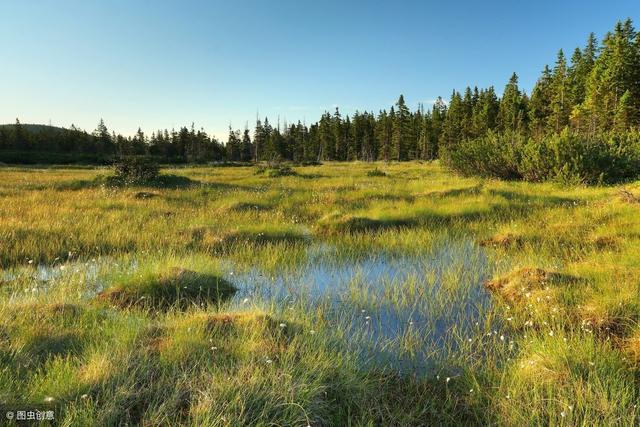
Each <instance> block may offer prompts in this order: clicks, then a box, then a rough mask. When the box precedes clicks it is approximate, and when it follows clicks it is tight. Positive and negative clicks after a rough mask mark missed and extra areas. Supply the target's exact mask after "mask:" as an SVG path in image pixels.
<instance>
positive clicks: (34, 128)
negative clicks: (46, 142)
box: [0, 123, 66, 133]
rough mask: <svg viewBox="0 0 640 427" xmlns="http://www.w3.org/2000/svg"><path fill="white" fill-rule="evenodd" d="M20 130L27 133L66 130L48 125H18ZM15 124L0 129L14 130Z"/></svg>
mask: <svg viewBox="0 0 640 427" xmlns="http://www.w3.org/2000/svg"><path fill="white" fill-rule="evenodd" d="M20 125H21V126H22V128H23V129H24V130H26V131H27V132H29V133H40V132H61V131H64V130H66V129H65V128H63V127H59V126H50V125H41V124H35V123H20ZM15 126H16V125H15V123H10V124H4V125H0V128H10V129H12V128H14V127H15Z"/></svg>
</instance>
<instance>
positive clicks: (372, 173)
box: [367, 168, 387, 177]
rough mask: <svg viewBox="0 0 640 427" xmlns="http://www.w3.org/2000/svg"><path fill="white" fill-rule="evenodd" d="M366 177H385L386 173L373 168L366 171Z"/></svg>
mask: <svg viewBox="0 0 640 427" xmlns="http://www.w3.org/2000/svg"><path fill="white" fill-rule="evenodd" d="M367 176H370V177H376V176H387V173H386V172H385V171H383V170H381V169H378V168H375V169H371V170H368V171H367Z"/></svg>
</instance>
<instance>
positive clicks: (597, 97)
mask: <svg viewBox="0 0 640 427" xmlns="http://www.w3.org/2000/svg"><path fill="white" fill-rule="evenodd" d="M639 126H640V34H639V33H638V32H637V31H636V30H635V28H634V26H633V23H632V21H631V20H630V19H628V20H626V21H624V22H618V23H617V24H616V25H615V28H614V29H613V30H612V31H611V32H609V33H607V34H606V35H605V36H604V38H603V40H602V42H601V43H599V42H598V41H597V40H596V37H595V35H594V34H593V33H592V34H590V35H589V37H588V38H587V41H586V43H585V45H584V46H583V47H580V48H576V49H575V50H574V51H573V53H572V55H571V58H570V59H567V57H566V56H565V53H564V52H563V51H562V50H560V51H559V52H558V54H557V57H556V60H555V63H554V64H553V66H552V67H549V66H545V67H544V68H543V69H542V73H541V75H540V78H539V79H538V81H537V82H536V84H535V86H534V88H533V90H532V91H531V94H530V95H528V94H527V93H526V92H525V91H524V90H522V89H521V88H520V87H519V85H518V76H517V75H516V74H515V73H514V74H513V75H512V76H511V78H510V79H509V81H508V82H507V84H506V86H505V88H504V90H503V92H502V96H498V94H497V93H496V90H495V89H494V88H493V87H489V88H485V89H478V88H477V87H476V88H470V87H467V88H466V89H465V90H463V91H462V92H460V91H456V90H454V91H453V92H452V94H451V96H450V98H449V100H448V102H445V101H444V100H443V99H442V98H438V99H437V100H436V101H435V102H434V103H433V104H432V105H431V106H430V107H429V108H425V106H424V105H420V106H419V107H418V108H417V109H416V110H415V111H411V110H410V109H409V108H408V107H407V105H406V103H405V100H404V97H403V96H402V95H400V97H399V99H398V101H397V102H396V103H395V105H393V106H391V107H390V108H389V109H388V110H386V109H385V110H381V111H378V112H377V113H374V112H373V111H371V112H368V111H363V112H360V111H356V112H355V114H353V115H351V116H350V115H342V114H341V112H340V110H339V109H338V108H336V109H335V111H334V112H332V113H331V112H325V113H324V114H323V115H322V117H321V118H320V120H318V121H317V122H316V123H312V124H310V125H306V124H303V123H301V122H297V123H292V124H287V123H286V122H285V123H284V124H283V125H282V126H281V125H280V122H279V120H278V123H277V125H275V126H274V125H273V124H272V123H270V122H269V119H268V118H265V119H263V120H260V119H258V120H256V124H255V128H254V129H252V130H249V129H248V128H245V129H244V130H235V129H231V128H230V129H229V136H228V138H227V141H226V142H225V143H222V142H220V141H218V140H217V139H216V138H215V137H212V136H209V135H208V134H207V133H206V132H205V131H204V130H203V129H199V130H196V129H195V127H194V126H193V125H191V127H182V128H180V129H179V130H177V131H176V130H171V131H168V130H166V129H165V130H158V131H155V132H153V133H152V134H151V135H146V134H144V133H143V132H142V130H140V129H138V132H137V133H136V134H135V135H134V136H131V137H125V136H122V135H116V134H115V133H113V132H109V130H108V129H107V127H106V125H105V123H104V122H103V121H102V120H100V123H99V124H98V126H97V128H96V129H95V130H94V131H93V132H92V133H87V132H85V131H82V130H80V129H77V128H75V127H74V126H72V127H71V129H51V128H49V129H42V130H40V131H38V132H35V131H28V129H27V128H25V127H24V126H23V125H21V124H20V123H19V121H17V120H16V124H15V125H14V126H4V127H0V156H4V157H6V155H7V153H14V155H16V153H18V154H17V156H18V157H21V156H22V157H23V158H24V157H29V156H32V155H33V153H35V152H37V153H49V154H53V153H64V154H66V155H68V156H71V158H74V157H78V158H81V157H83V156H84V158H89V159H93V161H101V160H105V159H109V158H111V157H113V156H118V155H150V156H154V157H156V158H158V160H160V161H163V162H167V163H190V162H210V161H234V162H251V161H262V160H273V159H282V160H290V161H294V162H312V161H313V162H314V161H351V160H363V161H373V160H385V161H391V160H395V161H404V160H416V159H420V160H433V159H436V158H441V159H442V160H443V161H444V162H445V163H446V164H447V165H449V166H450V167H452V168H453V169H455V170H458V171H459V172H462V173H467V174H480V175H487V176H499V177H509V178H525V179H533V180H541V179H548V178H550V177H552V176H551V175H557V174H559V173H560V172H558V171H556V170H555V169H557V167H564V166H566V165H564V164H562V163H563V162H574V163H575V162H580V161H581V160H580V159H579V157H580V156H583V157H584V156H585V155H587V156H591V155H598V156H601V157H602V156H604V157H603V158H602V159H595V160H594V161H595V163H597V164H598V165H600V164H601V163H602V162H604V161H607V160H612V161H613V160H615V161H616V162H618V163H624V162H625V161H627V163H629V162H628V161H629V160H630V161H631V163H630V164H626V165H624V166H625V167H627V168H631V169H633V167H634V163H633V162H634V161H635V157H634V156H638V157H640V154H637V151H638V147H637V146H636V145H637V140H638V136H637V131H638V127H639ZM598 141H599V142H598ZM612 141H613V142H612ZM585 147H587V148H589V147H591V148H589V149H592V148H593V147H596V148H597V150H599V151H598V152H597V153H595V154H594V153H591V152H589V153H587V152H585V151H584V150H585V149H587V148H585ZM605 148H606V150H605ZM563 150H564V151H567V150H569V151H571V152H570V153H569V152H564V151H563ZM597 150H596V151H597ZM603 150H604V151H603ZM607 150H608V152H605V151H607ZM561 151H562V152H561ZM613 151H616V152H617V153H618V154H617V157H616V158H609V157H611V156H612V155H614V154H615V153H613ZM621 153H622V154H621ZM554 156H555V157H554ZM576 156H577V157H576ZM552 157H553V159H552ZM574 157H575V158H574ZM614 157H615V156H614ZM618 157H619V158H618ZM0 159H1V158H0ZM592 160H593V159H592ZM549 162H555V163H557V165H553V166H550V165H549ZM536 167H539V168H541V169H543V172H541V173H537V174H536V172H535V170H534V169H535V168H536ZM576 167H579V166H576ZM593 167H600V166H593ZM574 169H575V167H574ZM545 170H546V172H544V171H545ZM565 172H566V171H565ZM592 172H593V171H592ZM566 173H572V172H571V171H569V172H566ZM629 173H630V172H629V171H625V172H624V173H623V175H629ZM636 173H637V172H636ZM591 178H593V177H591ZM591 178H590V179H591Z"/></svg>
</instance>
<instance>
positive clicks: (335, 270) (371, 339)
mask: <svg viewBox="0 0 640 427" xmlns="http://www.w3.org/2000/svg"><path fill="white" fill-rule="evenodd" d="M324 249H326V250H324ZM489 270H490V265H489V262H488V260H487V258H486V257H485V255H484V254H483V253H482V252H481V250H480V249H479V248H478V247H477V246H475V245H473V244H472V243H471V242H466V241H463V242H448V243H447V244H444V245H440V246H438V247H435V248H433V249H432V250H430V251H428V252H426V254H425V255H422V256H412V257H403V256H388V255H380V254H371V255H370V256H368V257H366V258H363V259H357V260H350V261H338V260H337V259H336V258H335V257H333V256H331V249H329V248H323V247H322V246H317V247H313V248H312V249H311V253H310V256H309V260H308V262H307V263H306V264H305V265H302V266H300V267H299V268H298V269H297V270H296V271H294V272H293V273H288V274H287V275H278V274H270V275H264V274H262V273H261V272H260V271H259V270H257V269H254V270H252V271H250V272H248V273H245V274H236V275H235V276H231V277H232V278H233V281H234V283H235V284H236V285H237V286H238V287H239V291H238V292H237V293H236V295H235V296H234V300H235V301H233V302H232V304H238V305H239V304H241V301H243V300H244V299H245V298H248V299H249V300H252V301H267V302H274V303H276V305H278V306H280V307H284V306H286V305H290V304H291V305H294V304H302V306H303V307H305V308H307V309H309V310H314V309H315V308H316V307H317V306H318V305H322V306H323V309H325V310H324V311H325V312H326V313H327V316H328V318H329V319H331V320H332V321H333V322H335V323H337V324H339V325H340V326H341V328H343V329H344V330H345V331H346V333H347V335H348V337H349V341H350V344H351V345H352V346H353V347H354V350H359V351H361V352H362V354H363V355H364V356H365V357H366V358H368V359H374V360H376V361H377V362H381V363H382V364H383V365H385V366H388V365H391V366H392V367H394V368H396V369H411V370H414V369H416V368H418V367H428V366H429V365H430V364H429V363H428V356H427V354H426V353H427V352H429V351H431V350H432V349H433V348H434V346H435V347H442V348H444V347H446V348H448V349H449V350H455V348H456V343H457V342H458V341H456V339H459V338H460V336H466V335H470V334H471V333H472V331H475V330H477V329H476V328H475V323H476V322H480V321H481V315H482V313H484V312H485V311H486V309H487V308H488V304H489V295H488V294H487V292H486V291H485V289H484V287H483V286H482V282H483V281H484V280H485V279H486V278H487V277H488V276H489V274H490V271H489ZM231 271H233V269H232V266H230V265H228V266H227V273H228V274H229V273H230V272H231ZM454 278H455V279H457V280H456V282H455V283H454V284H453V285H452V284H451V281H452V280H454ZM443 288H446V290H444V289H443ZM454 335H455V336H454ZM398 337H405V338H406V340H410V341H412V342H413V345H411V346H409V347H410V348H411V350H410V351H404V352H403V351H400V350H401V346H402V344H401V342H402V341H403V339H399V338H398ZM409 354H412V356H411V357H409V356H408V355H409Z"/></svg>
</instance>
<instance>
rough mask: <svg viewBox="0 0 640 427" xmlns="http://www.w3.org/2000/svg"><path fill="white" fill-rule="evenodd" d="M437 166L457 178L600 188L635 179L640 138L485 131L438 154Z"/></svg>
mask: <svg viewBox="0 0 640 427" xmlns="http://www.w3.org/2000/svg"><path fill="white" fill-rule="evenodd" d="M442 151H443V161H444V163H445V164H446V165H447V166H449V167H450V168H451V169H453V170H455V171H456V172H459V173H461V174H463V175H479V176H484V177H494V178H501V179H524V180H525V181H533V182H540V181H548V180H553V181H559V182H562V183H565V184H600V183H615V182H620V181H624V180H629V179H632V178H635V177H637V176H638V175H640V133H639V132H638V131H628V132H625V133H602V134H599V135H595V136H592V137H585V136H582V135H579V134H577V133H574V132H572V131H570V130H569V129H568V128H566V129H565V130H563V131H562V132H561V133H559V134H552V135H547V136H544V137H542V138H540V139H534V138H527V137H526V136H525V135H523V134H521V133H514V132H505V133H493V132H490V133H489V134H487V135H486V136H484V137H481V138H477V139H472V140H465V141H461V142H459V143H458V144H456V145H454V146H452V147H446V148H444V149H443V150H442Z"/></svg>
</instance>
